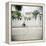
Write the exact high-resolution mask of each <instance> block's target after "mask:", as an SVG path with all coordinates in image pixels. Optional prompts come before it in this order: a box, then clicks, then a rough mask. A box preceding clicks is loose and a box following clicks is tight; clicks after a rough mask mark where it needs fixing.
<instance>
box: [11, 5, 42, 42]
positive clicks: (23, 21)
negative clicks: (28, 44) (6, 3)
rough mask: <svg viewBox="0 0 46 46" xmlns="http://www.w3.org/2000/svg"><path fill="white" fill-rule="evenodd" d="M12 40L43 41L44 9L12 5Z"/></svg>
mask: <svg viewBox="0 0 46 46" xmlns="http://www.w3.org/2000/svg"><path fill="white" fill-rule="evenodd" d="M11 25H12V26H11V28H12V31H11V40H12V41H32V40H42V39H43V29H42V28H43V27H42V26H43V7H42V6H32V5H31V6H28V5H11Z"/></svg>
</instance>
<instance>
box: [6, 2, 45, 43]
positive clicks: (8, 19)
mask: <svg viewBox="0 0 46 46" xmlns="http://www.w3.org/2000/svg"><path fill="white" fill-rule="evenodd" d="M11 4H15V5H33V6H43V40H34V41H18V42H17V41H11ZM44 8H45V4H43V3H28V2H8V3H6V15H7V16H6V42H7V43H10V44H12V43H15V44H16V43H30V42H40V41H44V40H45V36H44V34H45V15H44V14H45V13H44Z"/></svg>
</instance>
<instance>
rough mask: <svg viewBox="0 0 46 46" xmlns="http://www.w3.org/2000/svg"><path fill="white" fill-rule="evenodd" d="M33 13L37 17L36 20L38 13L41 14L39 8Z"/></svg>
mask: <svg viewBox="0 0 46 46" xmlns="http://www.w3.org/2000/svg"><path fill="white" fill-rule="evenodd" d="M32 14H33V15H34V17H35V20H36V18H37V15H38V14H39V11H38V10H35V11H33V13H32Z"/></svg>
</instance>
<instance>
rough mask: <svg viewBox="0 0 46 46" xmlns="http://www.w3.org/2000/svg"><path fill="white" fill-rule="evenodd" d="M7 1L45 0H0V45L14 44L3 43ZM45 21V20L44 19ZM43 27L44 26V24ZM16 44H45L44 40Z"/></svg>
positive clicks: (32, 0)
mask: <svg viewBox="0 0 46 46" xmlns="http://www.w3.org/2000/svg"><path fill="white" fill-rule="evenodd" d="M7 1H16V2H32V3H41V2H42V3H46V0H0V46H15V45H8V44H6V43H5V8H6V7H5V3H6V2H7ZM45 10H46V9H45ZM45 12H46V11H45ZM45 20H46V16H45ZM45 23H46V21H45ZM45 27H46V25H45ZM45 30H46V29H45ZM45 35H46V32H45ZM16 46H46V42H42V43H28V44H16Z"/></svg>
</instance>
